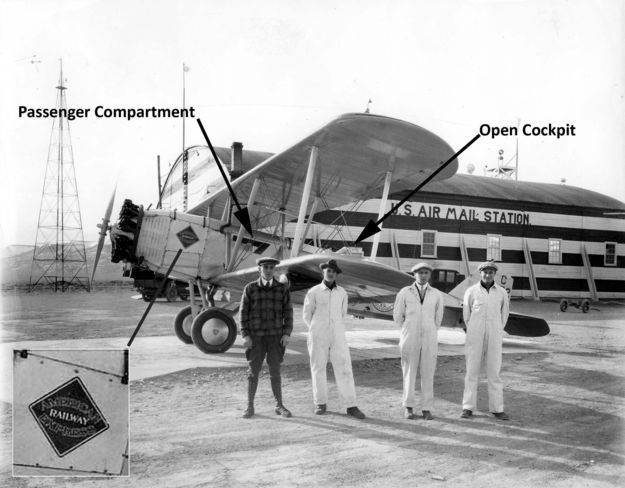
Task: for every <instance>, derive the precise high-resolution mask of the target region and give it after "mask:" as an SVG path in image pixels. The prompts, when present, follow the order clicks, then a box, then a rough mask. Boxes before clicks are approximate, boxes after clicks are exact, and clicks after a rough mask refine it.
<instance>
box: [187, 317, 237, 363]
mask: <svg viewBox="0 0 625 488" xmlns="http://www.w3.org/2000/svg"><path fill="white" fill-rule="evenodd" d="M191 338H192V339H193V344H195V345H196V346H197V348H198V349H199V350H200V351H202V352H205V353H207V354H213V353H218V352H226V351H227V350H228V349H230V346H232V344H234V341H235V339H236V338H237V324H236V322H235V321H234V319H233V318H232V316H231V315H230V314H229V313H228V312H226V311H225V310H222V309H220V308H216V307H213V308H209V309H207V310H204V311H203V312H201V313H200V314H198V316H197V317H195V319H193V324H192V325H191Z"/></svg>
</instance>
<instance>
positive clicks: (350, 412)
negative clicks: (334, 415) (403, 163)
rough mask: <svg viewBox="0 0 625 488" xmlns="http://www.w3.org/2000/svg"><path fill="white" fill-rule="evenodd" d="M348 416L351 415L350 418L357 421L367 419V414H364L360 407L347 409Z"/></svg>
mask: <svg viewBox="0 0 625 488" xmlns="http://www.w3.org/2000/svg"><path fill="white" fill-rule="evenodd" d="M347 415H349V416H350V417H354V418H356V419H360V420H362V419H364V418H365V414H364V413H362V412H361V411H360V410H359V409H358V407H349V408H348V409H347Z"/></svg>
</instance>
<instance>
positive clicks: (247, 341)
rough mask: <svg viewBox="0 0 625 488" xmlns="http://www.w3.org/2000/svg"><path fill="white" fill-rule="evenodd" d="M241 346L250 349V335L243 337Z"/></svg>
mask: <svg viewBox="0 0 625 488" xmlns="http://www.w3.org/2000/svg"><path fill="white" fill-rule="evenodd" d="M243 347H244V348H245V349H251V348H252V338H251V337H250V336H245V337H244V338H243Z"/></svg>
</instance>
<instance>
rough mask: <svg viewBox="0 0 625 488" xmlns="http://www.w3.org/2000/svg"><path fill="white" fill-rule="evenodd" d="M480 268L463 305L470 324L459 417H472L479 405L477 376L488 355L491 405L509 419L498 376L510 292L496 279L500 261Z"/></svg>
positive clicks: (499, 415)
mask: <svg viewBox="0 0 625 488" xmlns="http://www.w3.org/2000/svg"><path fill="white" fill-rule="evenodd" d="M479 271H480V275H481V280H480V282H479V283H476V284H475V285H473V286H471V287H470V288H469V289H467V291H466V292H465V294H464V303H463V307H462V311H463V316H464V323H465V324H466V327H467V337H466V344H465V353H464V354H465V359H466V365H467V374H466V376H465V379H464V395H463V397H462V414H461V415H460V417H461V418H464V419H468V418H471V417H472V416H473V410H475V408H476V407H477V384H478V378H479V375H480V367H481V365H482V358H483V357H484V355H486V371H487V373H488V408H489V410H490V412H491V413H492V414H493V415H494V416H495V417H496V418H498V419H500V420H508V419H509V417H508V415H507V414H506V413H505V412H504V409H503V383H502V381H501V378H500V377H499V371H500V369H501V345H502V341H503V328H504V327H505V325H506V322H507V321H508V314H509V312H510V305H509V301H508V293H506V290H505V289H504V288H502V287H501V286H499V285H497V284H496V283H495V273H497V265H496V264H495V263H494V262H490V261H489V262H485V263H482V264H480V266H479Z"/></svg>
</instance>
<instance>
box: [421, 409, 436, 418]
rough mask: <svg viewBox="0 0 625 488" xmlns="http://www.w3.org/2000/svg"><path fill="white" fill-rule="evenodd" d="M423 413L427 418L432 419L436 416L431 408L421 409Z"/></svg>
mask: <svg viewBox="0 0 625 488" xmlns="http://www.w3.org/2000/svg"><path fill="white" fill-rule="evenodd" d="M421 413H422V414H423V418H424V419H425V420H432V419H433V418H434V417H433V416H432V413H431V412H430V411H429V410H421Z"/></svg>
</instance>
